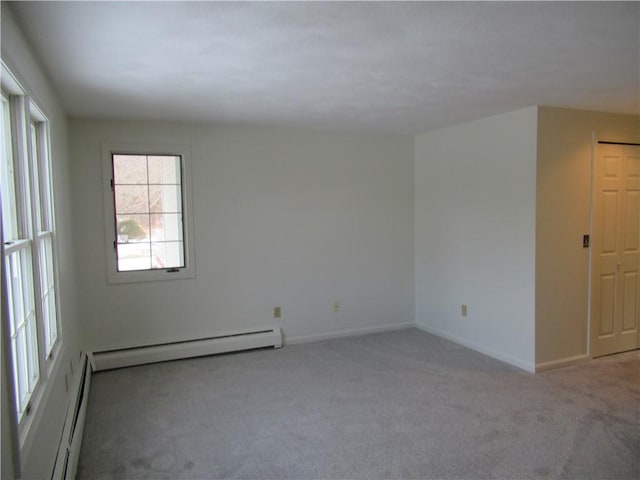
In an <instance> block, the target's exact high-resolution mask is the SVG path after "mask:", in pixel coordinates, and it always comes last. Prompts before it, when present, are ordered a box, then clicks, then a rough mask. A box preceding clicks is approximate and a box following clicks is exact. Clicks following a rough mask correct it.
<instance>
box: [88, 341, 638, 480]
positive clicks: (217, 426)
mask: <svg viewBox="0 0 640 480" xmlns="http://www.w3.org/2000/svg"><path fill="white" fill-rule="evenodd" d="M134 478H146V479H210V478H257V479H266V478H271V479H280V478H300V479H310V478H416V479H417V478H460V479H462V478H465V479H467V478H468V479H476V478H501V479H502V478H504V479H507V478H509V479H512V478H518V479H520V478H526V479H529V478H575V479H588V478H591V479H606V478H610V479H623V478H629V479H631V478H634V479H637V478H640V353H639V352H630V353H626V354H621V355H617V356H613V357H607V358H603V359H599V360H595V361H593V362H589V363H587V364H583V365H579V366H574V367H570V368H565V369H560V370H555V371H550V372H546V373H542V374H538V375H531V374H528V373H525V372H523V371H520V370H517V369H515V368H512V367H510V366H508V365H505V364H503V363H500V362H498V361H496V360H493V359H490V358H488V357H485V356H483V355H480V354H478V353H475V352H473V351H471V350H468V349H466V348H464V347H460V346H458V345H455V344H452V343H450V342H447V341H445V340H442V339H440V338H438V337H434V336H432V335H428V334H426V333H423V332H420V331H418V330H404V331H397V332H390V333H384V334H376V335H367V336H362V337H352V338H345V339H339V340H330V341H324V342H318V343H310V344H305V345H295V346H287V347H285V348H283V349H280V350H260V351H253V352H246V353H240V354H232V355H221V356H215V357H206V358H199V359H191V360H182V361H176V362H169V363H162V364H155V365H146V366H140V367H135V368H128V369H121V370H114V371H109V372H102V373H98V374H95V375H94V377H93V383H92V388H91V394H90V399H89V409H88V415H87V423H86V427H85V433H84V441H83V446H82V451H81V456H80V465H79V471H78V479H80V480H85V479H91V480H98V479H134Z"/></svg>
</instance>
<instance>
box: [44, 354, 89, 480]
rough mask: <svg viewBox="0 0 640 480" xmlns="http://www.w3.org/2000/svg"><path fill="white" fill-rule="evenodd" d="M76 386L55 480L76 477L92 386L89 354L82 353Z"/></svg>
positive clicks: (66, 422) (64, 430)
mask: <svg viewBox="0 0 640 480" xmlns="http://www.w3.org/2000/svg"><path fill="white" fill-rule="evenodd" d="M75 387H76V388H75V389H74V392H75V396H74V398H73V399H72V400H71V402H69V407H68V409H67V415H66V417H65V421H64V427H63V429H62V436H61V438H60V445H59V446H58V455H57V457H56V463H55V466H54V469H53V475H52V476H51V478H52V479H53V480H74V479H75V478H76V470H77V468H78V459H79V457H80V445H81V443H82V433H83V432H84V420H85V417H86V414H87V403H88V402H89V389H90V387H91V366H90V365H89V361H88V356H87V354H82V357H81V373H80V375H79V378H78V381H77V383H76V384H75Z"/></svg>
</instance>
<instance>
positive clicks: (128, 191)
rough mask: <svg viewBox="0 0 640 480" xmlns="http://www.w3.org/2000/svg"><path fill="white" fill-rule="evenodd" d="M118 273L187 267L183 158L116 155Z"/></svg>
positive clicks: (114, 191) (115, 189) (114, 166)
mask: <svg viewBox="0 0 640 480" xmlns="http://www.w3.org/2000/svg"><path fill="white" fill-rule="evenodd" d="M112 164H113V196H114V205H115V228H116V238H117V240H116V249H117V270H118V271H119V272H125V271H140V270H154V269H171V268H184V267H185V252H184V249H185V245H184V223H183V194H182V193H183V192H182V185H181V164H182V159H181V156H180V155H139V154H135V155H133V154H113V155H112Z"/></svg>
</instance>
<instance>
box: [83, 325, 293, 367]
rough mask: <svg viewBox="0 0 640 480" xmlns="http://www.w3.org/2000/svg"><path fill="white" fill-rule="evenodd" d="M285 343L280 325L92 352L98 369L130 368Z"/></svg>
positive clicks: (93, 362) (93, 360)
mask: <svg viewBox="0 0 640 480" xmlns="http://www.w3.org/2000/svg"><path fill="white" fill-rule="evenodd" d="M281 346H282V332H281V331H280V328H270V329H267V330H251V331H242V332H235V333H230V334H226V335H218V336H215V337H208V338H199V339H195V340H183V341H177V342H167V343H160V344H154V345H141V346H135V347H126V348H118V349H112V350H102V351H97V352H93V353H92V354H90V355H89V360H90V362H91V365H92V366H93V370H94V371H99V370H110V369H113V368H121V367H130V366H133V365H142V364H145V363H155V362H165V361H168V360H177V359H181V358H191V357H202V356H205V355H214V354H217V353H228V352H236V351H241V350H252V349H256V348H266V347H274V348H280V347H281Z"/></svg>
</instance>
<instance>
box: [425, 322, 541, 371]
mask: <svg viewBox="0 0 640 480" xmlns="http://www.w3.org/2000/svg"><path fill="white" fill-rule="evenodd" d="M416 328H417V329H418V330H422V331H424V332H427V333H430V334H432V335H436V336H438V337H442V338H444V339H445V340H449V341H450V342H453V343H457V344H459V345H462V346H463V347H467V348H470V349H471V350H475V351H476V352H480V353H482V354H483V355H487V356H488V357H491V358H495V359H496V360H500V361H501V362H504V363H508V364H509V365H513V366H514V367H518V368H520V369H522V370H525V371H527V372H529V373H535V372H536V366H535V365H534V364H533V363H529V362H525V361H523V360H521V359H519V358H514V357H512V356H511V355H507V354H504V353H502V352H498V351H496V350H493V349H491V348H487V347H485V346H483V345H478V344H477V343H474V342H470V341H468V340H466V339H464V338H460V337H458V336H455V335H451V334H450V333H446V332H443V331H441V330H438V329H436V328H433V327H431V326H429V325H424V324H422V323H418V322H416Z"/></svg>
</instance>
